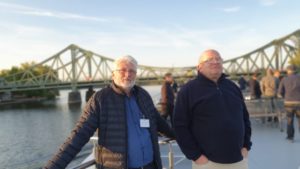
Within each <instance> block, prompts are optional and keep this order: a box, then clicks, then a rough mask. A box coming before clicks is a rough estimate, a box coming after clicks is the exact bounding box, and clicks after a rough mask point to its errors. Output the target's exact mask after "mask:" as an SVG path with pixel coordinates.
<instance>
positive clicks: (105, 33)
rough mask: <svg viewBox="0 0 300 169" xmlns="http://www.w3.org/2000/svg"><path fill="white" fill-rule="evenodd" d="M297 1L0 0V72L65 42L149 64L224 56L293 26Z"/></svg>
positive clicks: (297, 21)
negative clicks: (209, 52) (214, 53)
mask: <svg viewBox="0 0 300 169" xmlns="http://www.w3.org/2000/svg"><path fill="white" fill-rule="evenodd" d="M299 7H300V1H299V0H289V1H286V0H219V1H216V0H215V1H213V0H194V1H192V0H185V1H183V0H161V1H158V0H156V1H155V0H152V1H150V0H0V55H1V56H0V57H1V62H0V70H1V69H8V68H10V67H11V66H13V65H16V66H19V65H20V64H21V63H24V62H30V61H35V62H40V61H43V60H45V59H47V58H48V57H50V56H52V55H54V54H55V53H57V52H58V51H60V50H61V49H63V48H65V47H66V46H68V45H69V44H72V43H73V44H77V45H79V46H81V47H83V48H85V49H87V50H91V51H93V52H96V53H98V54H100V55H103V56H106V57H110V58H116V57H118V56H122V55H127V54H129V55H132V56H133V57H135V58H136V59H137V60H138V62H139V63H140V64H143V65H150V66H194V65H196V64H197V60H198V57H199V55H200V53H201V52H202V51H203V50H205V49H207V48H214V49H217V50H219V51H220V53H221V55H222V56H223V58H224V59H225V60H226V59H229V58H234V57H238V56H240V55H243V54H245V53H248V52H250V51H252V50H255V49H256V48H259V47H260V46H262V45H264V44H266V43H268V42H270V41H272V40H274V39H276V38H280V37H282V36H284V35H287V34H289V33H291V32H293V31H295V30H297V29H299V28H300V10H299Z"/></svg>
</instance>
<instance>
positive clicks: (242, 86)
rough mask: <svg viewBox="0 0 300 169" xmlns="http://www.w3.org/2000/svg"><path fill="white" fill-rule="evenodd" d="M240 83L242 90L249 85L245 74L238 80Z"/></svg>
mask: <svg viewBox="0 0 300 169" xmlns="http://www.w3.org/2000/svg"><path fill="white" fill-rule="evenodd" d="M238 84H239V86H240V89H241V90H242V91H244V90H246V87H247V85H248V84H247V81H246V80H245V78H244V76H241V77H240V78H239V80H238Z"/></svg>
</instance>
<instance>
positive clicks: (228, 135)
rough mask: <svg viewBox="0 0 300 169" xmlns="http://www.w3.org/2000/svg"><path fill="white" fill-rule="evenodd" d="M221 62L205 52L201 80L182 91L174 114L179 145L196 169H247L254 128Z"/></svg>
mask: <svg viewBox="0 0 300 169" xmlns="http://www.w3.org/2000/svg"><path fill="white" fill-rule="evenodd" d="M222 62H223V60H222V58H221V56H220V54H219V52H218V51H216V50H212V49H210V50H206V51H204V52H203V53H202V55H201V56H200V58H199V62H198V65H197V71H198V76H197V77H196V78H195V79H193V80H191V81H189V82H188V83H186V84H185V85H184V86H182V88H181V89H180V91H179V93H178V96H177V99H176V104H175V110H174V129H175V132H176V137H177V142H178V144H179V146H180V148H181V150H182V152H183V153H184V154H185V155H186V157H187V158H188V159H190V160H192V161H193V163H192V166H193V169H247V168H248V163H247V155H248V151H249V150H250V148H251V144H252V143H251V141H250V137H251V125H250V121H249V114H248V111H247V108H246V105H245V103H244V99H243V96H242V93H241V91H240V89H239V87H238V86H237V85H235V83H233V82H232V81H231V80H228V79H227V78H226V75H225V74H223V65H222Z"/></svg>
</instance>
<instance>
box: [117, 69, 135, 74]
mask: <svg viewBox="0 0 300 169" xmlns="http://www.w3.org/2000/svg"><path fill="white" fill-rule="evenodd" d="M115 71H117V72H119V73H120V74H125V73H126V72H128V73H129V74H136V70H133V69H117V70H115Z"/></svg>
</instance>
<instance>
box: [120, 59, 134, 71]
mask: <svg viewBox="0 0 300 169" xmlns="http://www.w3.org/2000/svg"><path fill="white" fill-rule="evenodd" d="M116 68H117V69H120V68H128V69H129V68H130V69H134V70H136V69H137V65H136V64H135V63H133V62H130V61H128V60H122V61H119V62H117V64H116Z"/></svg>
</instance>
